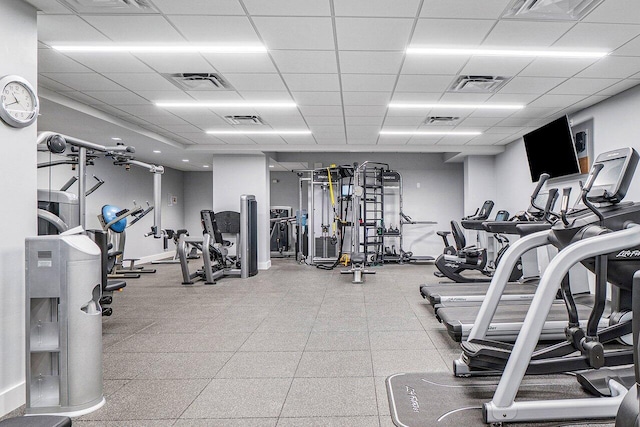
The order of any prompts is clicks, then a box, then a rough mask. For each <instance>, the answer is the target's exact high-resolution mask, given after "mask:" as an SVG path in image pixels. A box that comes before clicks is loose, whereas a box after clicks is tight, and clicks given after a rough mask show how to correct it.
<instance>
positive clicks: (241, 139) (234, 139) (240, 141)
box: [218, 135, 256, 145]
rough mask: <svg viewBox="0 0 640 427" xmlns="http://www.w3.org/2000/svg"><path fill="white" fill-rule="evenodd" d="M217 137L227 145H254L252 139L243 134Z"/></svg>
mask: <svg viewBox="0 0 640 427" xmlns="http://www.w3.org/2000/svg"><path fill="white" fill-rule="evenodd" d="M218 139H219V140H221V141H223V142H225V143H226V144H229V145H256V143H255V142H254V141H252V140H251V139H249V138H247V137H246V136H244V135H224V136H222V135H221V136H219V137H218Z"/></svg>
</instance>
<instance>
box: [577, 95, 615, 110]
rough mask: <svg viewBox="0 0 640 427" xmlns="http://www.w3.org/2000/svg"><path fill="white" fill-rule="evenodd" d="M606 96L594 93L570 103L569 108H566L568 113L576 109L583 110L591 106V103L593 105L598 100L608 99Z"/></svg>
mask: <svg viewBox="0 0 640 427" xmlns="http://www.w3.org/2000/svg"><path fill="white" fill-rule="evenodd" d="M608 98H609V97H608V96H601V95H594V96H590V97H588V98H585V99H583V100H582V101H580V102H578V103H576V104H574V105H572V106H571V107H570V108H569V109H568V112H567V113H568V114H571V113H574V112H576V111H580V110H583V109H585V108H588V107H591V106H592V105H595V104H597V103H599V102H602V101H604V100H605V99H608Z"/></svg>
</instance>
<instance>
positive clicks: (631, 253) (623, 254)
mask: <svg viewBox="0 0 640 427" xmlns="http://www.w3.org/2000/svg"><path fill="white" fill-rule="evenodd" d="M616 258H618V259H636V258H640V249H624V250H621V251H620V252H618V254H617V255H616Z"/></svg>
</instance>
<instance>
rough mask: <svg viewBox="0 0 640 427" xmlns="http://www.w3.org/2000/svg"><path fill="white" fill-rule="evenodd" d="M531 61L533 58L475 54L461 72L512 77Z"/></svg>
mask: <svg viewBox="0 0 640 427" xmlns="http://www.w3.org/2000/svg"><path fill="white" fill-rule="evenodd" d="M530 63H531V58H501V57H489V56H473V57H471V58H469V62H467V63H466V65H465V66H464V67H463V68H462V71H461V72H460V74H471V75H476V76H477V75H487V76H505V77H512V76H515V75H517V74H518V73H519V72H520V71H522V70H523V69H524V68H525V67H526V66H527V65H529V64H530Z"/></svg>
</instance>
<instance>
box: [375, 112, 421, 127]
mask: <svg viewBox="0 0 640 427" xmlns="http://www.w3.org/2000/svg"><path fill="white" fill-rule="evenodd" d="M425 118H426V115H422V116H387V117H386V118H385V119H384V127H385V129H386V128H387V127H390V126H412V127H414V128H416V127H418V126H420V125H421V124H423V123H424V121H425Z"/></svg>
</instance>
